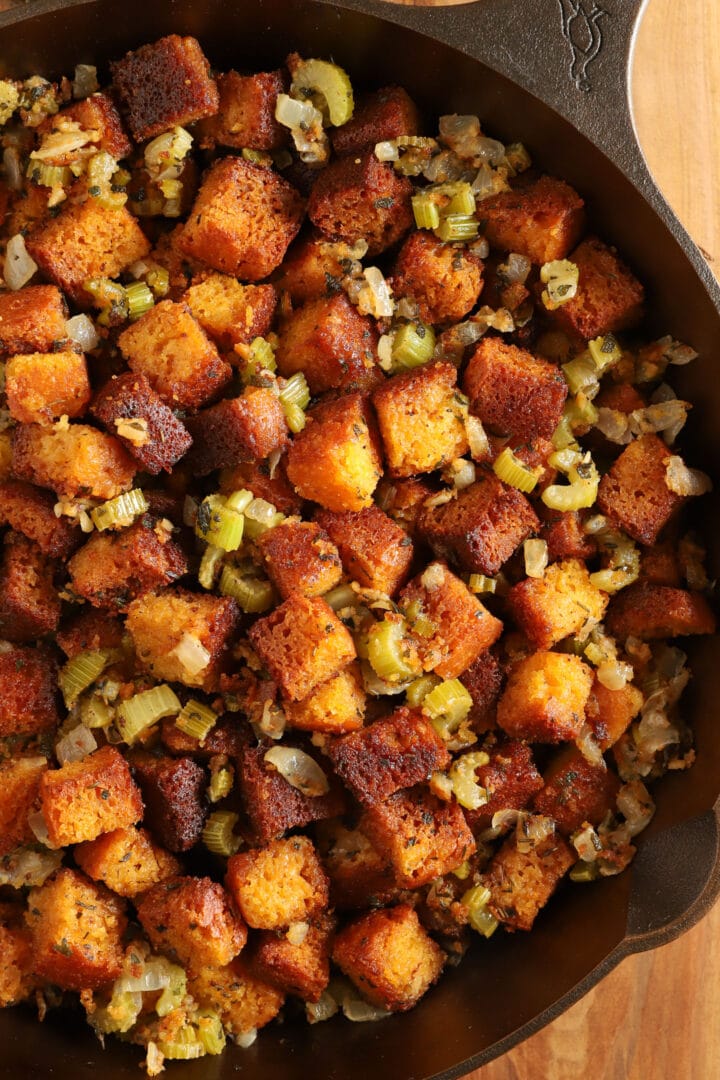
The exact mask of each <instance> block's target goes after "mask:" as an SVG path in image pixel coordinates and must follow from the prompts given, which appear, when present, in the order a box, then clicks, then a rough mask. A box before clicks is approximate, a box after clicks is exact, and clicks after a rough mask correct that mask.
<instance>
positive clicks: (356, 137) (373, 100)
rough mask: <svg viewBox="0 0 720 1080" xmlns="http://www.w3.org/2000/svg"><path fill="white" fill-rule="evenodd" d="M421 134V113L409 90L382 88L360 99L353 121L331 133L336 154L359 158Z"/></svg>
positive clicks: (400, 87)
mask: <svg viewBox="0 0 720 1080" xmlns="http://www.w3.org/2000/svg"><path fill="white" fill-rule="evenodd" d="M419 134H420V113H419V111H418V107H417V105H416V104H415V102H414V101H413V100H412V98H411V97H410V95H409V94H408V92H407V90H404V89H403V87H402V86H383V87H382V88H381V89H380V90H375V91H373V92H372V93H370V94H363V95H361V96H360V98H359V99H358V101H356V103H355V109H354V111H353V114H352V116H351V118H350V119H349V120H348V121H347V123H346V124H342V126H341V127H338V128H334V129H333V130H332V132H331V139H332V144H333V150H334V151H335V153H336V154H356V153H357V152H358V151H359V150H363V149H365V147H367V146H372V147H373V149H374V147H375V144H376V143H379V142H384V141H386V140H387V139H397V138H398V136H399V135H419Z"/></svg>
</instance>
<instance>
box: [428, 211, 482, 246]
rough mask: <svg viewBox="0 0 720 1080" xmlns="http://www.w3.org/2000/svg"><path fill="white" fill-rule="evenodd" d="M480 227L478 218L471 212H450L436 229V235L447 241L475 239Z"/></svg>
mask: <svg viewBox="0 0 720 1080" xmlns="http://www.w3.org/2000/svg"><path fill="white" fill-rule="evenodd" d="M479 228H480V226H479V224H478V221H477V218H474V217H472V216H470V215H469V214H448V215H447V217H444V218H443V219H442V221H441V222H440V224H439V225H438V227H437V228H436V229H435V235H436V236H437V237H438V238H439V239H440V240H443V241H445V242H446V243H451V242H452V241H457V240H474V239H475V237H476V236H477V234H478V230H479Z"/></svg>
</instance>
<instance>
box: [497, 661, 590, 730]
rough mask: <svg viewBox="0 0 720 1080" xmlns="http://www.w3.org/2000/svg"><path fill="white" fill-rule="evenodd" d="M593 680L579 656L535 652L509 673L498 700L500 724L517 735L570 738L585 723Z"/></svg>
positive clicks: (498, 719) (588, 669)
mask: <svg viewBox="0 0 720 1080" xmlns="http://www.w3.org/2000/svg"><path fill="white" fill-rule="evenodd" d="M592 683H593V673H592V669H591V668H589V667H588V665H587V664H585V663H583V661H582V660H581V659H580V658H579V657H578V656H572V655H569V654H567V653H554V652H536V653H532V655H530V656H528V657H526V658H525V659H524V660H520V661H519V663H518V664H517V665H516V666H515V667H514V668H513V670H512V672H511V673H510V678H509V679H508V684H507V686H506V688H505V692H504V693H503V695H502V697H501V698H500V701H499V703H498V710H497V721H498V724H499V725H500V727H501V728H502V729H503V731H506V732H507V734H508V735H510V736H512V737H513V738H516V739H528V740H529V741H530V742H551V743H554V742H565V741H570V740H572V739H574V738H575V737H576V736H577V735H578V733H579V731H580V728H581V727H582V725H583V721H584V719H585V706H586V705H587V700H588V697H589V696H590V690H591V689H592Z"/></svg>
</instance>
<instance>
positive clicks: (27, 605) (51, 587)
mask: <svg viewBox="0 0 720 1080" xmlns="http://www.w3.org/2000/svg"><path fill="white" fill-rule="evenodd" d="M3 547H4V551H3V553H2V563H1V564H0V637H3V638H6V639H7V640H8V641H35V640H36V639H37V638H41V637H44V636H45V634H50V633H52V631H53V630H56V629H57V626H58V623H59V622H60V597H59V595H58V592H57V589H56V588H55V583H54V580H53V579H54V575H55V572H56V570H57V567H56V566H55V565H53V564H52V563H51V561H50V560H49V559H48V557H47V556H46V555H43V553H42V551H41V550H40V548H39V547H38V546H37V544H34V543H33V542H32V540H28V539H27V537H26V536H22V535H21V534H20V533H14V532H8V533H6V534H5V537H4V543H3Z"/></svg>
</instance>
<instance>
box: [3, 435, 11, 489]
mask: <svg viewBox="0 0 720 1080" xmlns="http://www.w3.org/2000/svg"><path fill="white" fill-rule="evenodd" d="M11 475H12V430H11V429H10V428H7V429H6V430H5V431H0V483H4V481H6V480H9V479H10V477H11Z"/></svg>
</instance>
